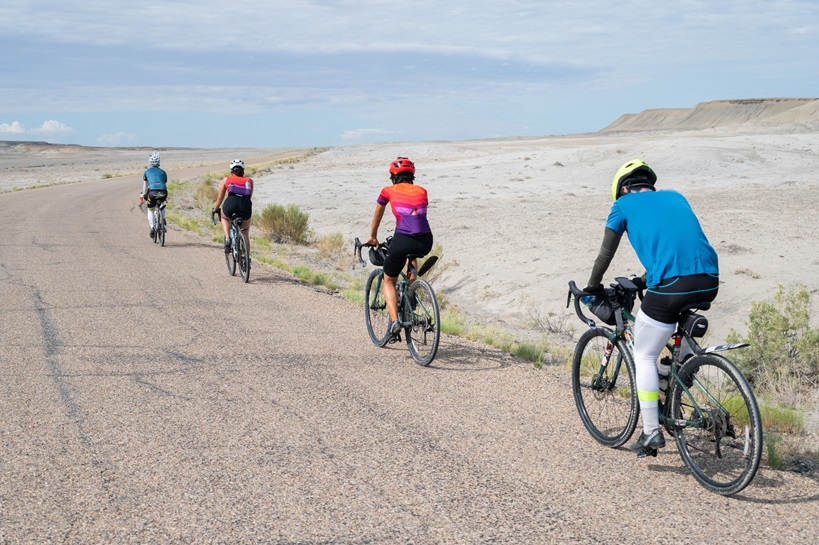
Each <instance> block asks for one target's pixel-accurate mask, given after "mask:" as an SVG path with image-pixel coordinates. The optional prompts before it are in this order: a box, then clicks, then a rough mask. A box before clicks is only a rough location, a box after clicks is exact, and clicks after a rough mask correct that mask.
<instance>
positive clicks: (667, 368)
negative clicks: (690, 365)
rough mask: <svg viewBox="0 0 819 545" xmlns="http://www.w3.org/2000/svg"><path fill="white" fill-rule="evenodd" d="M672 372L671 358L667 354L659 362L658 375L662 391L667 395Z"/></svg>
mask: <svg viewBox="0 0 819 545" xmlns="http://www.w3.org/2000/svg"><path fill="white" fill-rule="evenodd" d="M669 373H671V358H669V357H668V356H665V357H663V358H660V361H659V362H657V376H658V377H659V379H660V393H661V394H662V395H665V393H666V390H667V389H668V375H669Z"/></svg>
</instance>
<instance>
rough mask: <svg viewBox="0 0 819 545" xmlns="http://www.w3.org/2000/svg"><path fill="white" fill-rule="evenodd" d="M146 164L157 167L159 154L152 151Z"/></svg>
mask: <svg viewBox="0 0 819 545" xmlns="http://www.w3.org/2000/svg"><path fill="white" fill-rule="evenodd" d="M148 164H149V165H151V166H152V167H158V166H159V153H157V152H156V151H154V152H153V153H152V154H151V156H150V157H149V158H148Z"/></svg>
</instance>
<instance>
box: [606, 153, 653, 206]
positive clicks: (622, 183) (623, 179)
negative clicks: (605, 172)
mask: <svg viewBox="0 0 819 545" xmlns="http://www.w3.org/2000/svg"><path fill="white" fill-rule="evenodd" d="M655 183H657V175H656V174H655V173H654V171H653V170H652V169H651V167H650V166H648V163H646V162H645V161H643V160H642V159H632V160H631V161H628V162H626V163H624V164H623V166H621V167H620V170H618V171H617V174H615V175H614V180H612V182H611V198H612V199H614V200H615V201H616V200H617V199H619V198H620V197H621V196H622V195H620V192H621V191H622V190H623V187H628V188H632V187H641V186H649V187H654V184H655Z"/></svg>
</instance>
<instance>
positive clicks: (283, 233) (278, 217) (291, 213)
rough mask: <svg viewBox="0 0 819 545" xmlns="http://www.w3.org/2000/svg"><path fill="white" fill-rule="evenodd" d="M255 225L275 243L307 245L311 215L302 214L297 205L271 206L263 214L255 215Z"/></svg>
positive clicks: (257, 213)
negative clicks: (308, 223)
mask: <svg viewBox="0 0 819 545" xmlns="http://www.w3.org/2000/svg"><path fill="white" fill-rule="evenodd" d="M253 216H254V218H253V225H255V226H256V227H257V228H258V229H259V230H261V231H262V233H264V235H265V237H267V238H268V239H270V240H271V241H273V242H292V243H296V244H307V242H308V238H309V234H310V233H309V231H308V229H307V222H308V220H309V219H310V215H309V214H307V213H306V212H302V211H301V209H300V208H299V207H298V206H296V205H295V204H291V205H288V206H287V207H285V206H282V205H280V204H269V205H267V206H266V207H265V208H264V209H263V210H262V211H261V212H256V213H254V214H253Z"/></svg>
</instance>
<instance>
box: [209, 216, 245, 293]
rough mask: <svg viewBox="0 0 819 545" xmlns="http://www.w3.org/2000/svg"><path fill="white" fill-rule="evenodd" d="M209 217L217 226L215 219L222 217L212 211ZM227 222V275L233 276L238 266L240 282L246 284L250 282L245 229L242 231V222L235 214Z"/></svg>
mask: <svg viewBox="0 0 819 545" xmlns="http://www.w3.org/2000/svg"><path fill="white" fill-rule="evenodd" d="M210 216H211V221H213V224H214V225H218V224H219V223H218V222H217V218H221V217H222V215H221V212H220V211H219V210H216V209H212V210H211V213H210ZM229 220H230V251H229V252H225V263H226V264H227V270H228V274H229V275H230V276H234V275H235V274H236V268H237V265H238V268H239V274H240V275H241V277H242V282H245V283H247V282H248V281H249V280H250V244H249V243H248V241H247V234H246V233H245V231H246V229H242V223H243V222H244V220H243V219H242V218H241V217H240V216H238V215H236V214H231V216H230V218H229Z"/></svg>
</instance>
